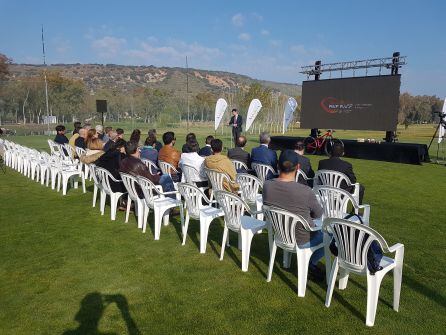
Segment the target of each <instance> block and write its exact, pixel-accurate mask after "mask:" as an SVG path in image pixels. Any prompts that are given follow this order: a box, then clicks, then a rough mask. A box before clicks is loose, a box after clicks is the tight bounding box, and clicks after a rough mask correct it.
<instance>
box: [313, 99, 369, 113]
mask: <svg viewBox="0 0 446 335" xmlns="http://www.w3.org/2000/svg"><path fill="white" fill-rule="evenodd" d="M320 105H321V107H322V109H323V110H324V111H326V112H327V113H329V114H349V113H351V112H352V111H353V110H359V109H364V108H368V107H371V106H372V104H353V103H351V102H349V101H344V100H340V99H337V98H333V97H326V98H323V99H322V100H321V103H320Z"/></svg>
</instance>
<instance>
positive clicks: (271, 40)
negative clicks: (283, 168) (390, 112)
mask: <svg viewBox="0 0 446 335" xmlns="http://www.w3.org/2000/svg"><path fill="white" fill-rule="evenodd" d="M445 13H446V1H440V0H439V1H429V0H425V1H399V0H392V1H360V0H358V1H243V2H242V1H229V0H220V1H194V0H189V1H125V2H124V1H120V2H118V1H93V0H90V1H80V0H79V1H61V0H59V1H21V0H16V1H10V0H9V1H3V0H0V52H1V53H4V54H6V55H8V56H9V57H11V58H13V60H14V61H15V62H17V63H41V62H42V55H41V44H40V43H41V42H40V27H41V24H42V23H44V25H45V38H46V49H47V62H48V63H53V64H54V63H115V64H131V65H151V64H152V65H156V66H163V65H164V66H182V67H183V66H185V56H186V55H187V56H188V58H189V66H190V67H194V68H202V69H210V70H224V71H231V72H236V73H241V74H246V75H249V76H251V77H254V78H258V79H266V80H274V81H280V82H289V83H299V84H300V83H301V82H302V80H304V79H305V77H304V76H302V75H301V74H299V70H300V66H302V65H307V64H311V63H313V62H314V61H315V60H317V59H321V60H322V61H323V62H336V61H348V60H354V59H366V58H377V57H386V56H391V55H392V52H393V51H400V52H401V54H402V55H406V56H408V60H407V61H408V65H407V66H405V67H404V68H403V69H402V91H409V92H411V93H413V94H429V95H432V94H436V95H438V96H440V97H441V98H444V97H445V96H446V62H445V60H446V24H445V22H446V20H445V18H444V15H445Z"/></svg>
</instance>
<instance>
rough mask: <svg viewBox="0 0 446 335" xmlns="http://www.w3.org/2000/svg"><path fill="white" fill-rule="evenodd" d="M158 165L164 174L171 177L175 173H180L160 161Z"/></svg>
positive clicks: (168, 164) (170, 165)
mask: <svg viewBox="0 0 446 335" xmlns="http://www.w3.org/2000/svg"><path fill="white" fill-rule="evenodd" d="M158 165H159V167H160V169H161V172H162V173H163V174H168V175H169V176H170V175H171V174H172V171H173V173H178V170H177V169H175V168H174V166H173V165H172V164H170V163H167V162H163V161H158Z"/></svg>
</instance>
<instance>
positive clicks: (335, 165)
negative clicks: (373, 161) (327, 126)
mask: <svg viewBox="0 0 446 335" xmlns="http://www.w3.org/2000/svg"><path fill="white" fill-rule="evenodd" d="M343 155H344V146H343V145H342V144H341V143H335V144H334V145H333V148H332V149H331V156H330V158H328V159H323V160H321V161H319V166H318V170H333V171H338V172H342V173H343V174H345V175H346V176H347V177H348V178H349V179H350V182H351V183H352V184H354V183H356V176H355V173H354V172H353V166H352V165H351V164H350V163H349V162H346V161H344V160H342V159H341V157H342V156H343ZM341 188H342V189H344V190H346V191H348V192H350V193H353V191H354V186H350V187H348V186H347V185H346V184H345V183H342V184H341ZM364 190H365V188H364V186H362V185H360V187H359V204H362V198H363V197H364Z"/></svg>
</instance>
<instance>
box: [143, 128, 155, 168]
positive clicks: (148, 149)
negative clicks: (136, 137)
mask: <svg viewBox="0 0 446 335" xmlns="http://www.w3.org/2000/svg"><path fill="white" fill-rule="evenodd" d="M155 145H156V137H155V136H154V135H153V134H149V136H148V137H147V138H146V141H145V142H144V146H143V147H142V148H141V158H142V159H148V160H149V161H152V162H154V163H155V164H157V165H158V150H156V149H155Z"/></svg>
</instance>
